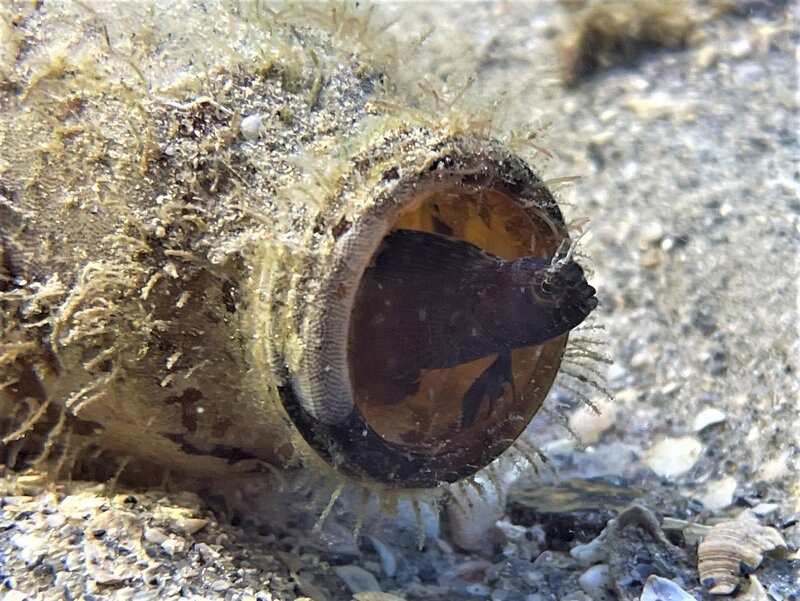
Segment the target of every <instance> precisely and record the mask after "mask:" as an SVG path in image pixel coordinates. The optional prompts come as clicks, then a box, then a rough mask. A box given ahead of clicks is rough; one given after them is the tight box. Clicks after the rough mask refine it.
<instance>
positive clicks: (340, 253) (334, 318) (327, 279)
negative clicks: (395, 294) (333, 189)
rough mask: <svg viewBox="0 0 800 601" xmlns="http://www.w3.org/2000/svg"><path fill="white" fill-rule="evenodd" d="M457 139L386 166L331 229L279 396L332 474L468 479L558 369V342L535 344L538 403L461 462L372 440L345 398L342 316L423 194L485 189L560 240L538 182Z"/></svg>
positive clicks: (563, 233) (435, 481)
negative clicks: (357, 205) (297, 349)
mask: <svg viewBox="0 0 800 601" xmlns="http://www.w3.org/2000/svg"><path fill="white" fill-rule="evenodd" d="M470 148H474V141H472V140H470V141H468V142H467V143H464V142H462V141H459V140H455V141H452V142H451V143H450V144H449V145H442V147H441V148H439V149H438V150H437V151H436V153H435V154H433V153H431V154H429V155H428V158H427V160H426V161H425V162H424V164H423V165H422V166H421V167H420V168H418V169H410V168H403V167H400V166H392V167H390V168H389V169H384V170H383V171H382V173H381V174H380V179H379V181H374V182H373V185H372V186H371V187H369V188H362V189H367V190H369V191H370V192H371V193H372V194H373V198H371V199H370V200H369V202H365V203H363V204H362V206H363V207H364V208H363V210H361V211H360V212H358V213H357V214H356V215H348V216H347V218H346V219H345V218H342V221H340V222H339V224H340V225H339V226H338V227H336V228H334V229H333V230H332V231H331V237H332V244H333V248H332V251H331V252H330V253H329V255H328V257H329V259H328V260H329V265H328V269H327V270H325V272H324V275H323V276H322V277H321V278H320V281H319V282H318V284H317V285H318V288H317V290H316V294H315V298H316V299H318V300H317V301H316V302H310V303H309V306H308V314H307V315H306V316H305V317H304V331H303V332H302V335H303V336H304V343H305V348H304V352H303V356H302V359H301V361H300V362H299V364H298V368H297V369H295V370H290V373H289V379H288V382H286V383H285V385H284V386H281V387H279V393H280V396H281V400H282V403H283V406H284V408H285V409H286V411H287V414H288V416H289V418H290V419H291V420H292V421H293V422H294V425H295V427H296V428H297V430H298V431H299V433H300V435H301V436H302V437H303V439H305V441H306V442H307V443H308V444H309V445H310V446H311V448H312V449H313V450H314V451H315V452H316V453H317V454H318V455H320V456H321V457H322V458H323V459H324V460H325V462H326V463H328V464H329V465H331V466H332V467H333V468H335V469H337V470H340V471H342V472H345V473H348V474H349V475H351V476H355V477H359V478H367V479H369V480H371V481H379V482H382V483H383V484H385V485H388V486H392V487H401V488H432V487H436V486H439V485H440V484H442V483H445V482H454V481H457V480H460V479H462V478H464V477H467V476H469V475H471V474H473V473H475V472H476V471H478V470H480V469H482V468H483V467H485V466H486V465H488V464H489V463H490V462H491V461H492V460H493V459H494V458H495V457H497V456H498V455H499V454H501V453H502V452H503V451H504V450H505V449H506V448H507V447H508V446H510V445H511V444H512V443H513V441H514V439H516V437H517V436H519V434H521V433H522V431H523V430H524V429H525V426H526V425H527V423H528V422H529V420H530V418H532V416H533V414H535V412H536V410H538V407H539V405H540V404H541V401H542V400H543V399H544V396H545V395H546V393H547V390H549V388H550V386H551V384H552V381H553V379H554V378H555V375H556V373H557V371H558V367H559V364H560V360H561V355H562V353H563V350H564V347H565V345H566V340H567V335H566V334H565V335H563V336H560V337H558V338H555V339H552V340H550V341H548V342H547V343H545V344H544V345H541V346H542V350H541V354H542V357H541V360H542V361H543V362H544V364H545V366H546V370H545V373H546V375H545V376H544V378H543V379H545V380H547V381H543V382H539V383H538V384H539V385H538V392H537V393H536V394H537V396H539V397H541V398H539V399H537V404H536V406H535V408H534V409H533V411H532V412H530V414H529V415H525V416H524V418H522V421H524V423H519V424H516V426H515V427H514V428H511V432H509V429H508V428H500V427H498V428H496V430H497V432H496V433H495V434H496V442H495V443H493V444H490V445H483V443H481V444H482V446H486V447H487V448H482V449H475V450H474V452H472V453H467V454H466V455H468V456H469V458H468V459H466V460H465V458H464V456H465V454H464V453H463V452H462V450H461V449H455V450H453V451H452V452H451V451H448V449H447V447H446V445H443V447H442V449H441V451H440V452H437V453H436V454H435V455H431V454H425V453H418V452H414V451H409V450H408V449H404V448H403V447H402V446H400V445H397V444H395V442H393V441H391V440H387V439H386V438H385V437H383V436H381V435H380V433H378V432H377V431H376V430H375V429H374V428H372V427H371V426H370V424H369V423H368V422H367V420H365V418H364V417H363V416H362V415H361V412H360V411H359V408H358V407H357V403H356V401H355V399H354V392H353V387H352V381H353V378H352V374H351V366H350V364H349V335H350V325H351V316H352V313H353V308H354V303H355V302H356V296H357V292H358V289H359V283H360V281H361V279H362V277H363V276H364V273H365V270H366V269H367V267H368V266H369V264H370V262H371V261H372V260H373V257H374V255H375V254H376V253H377V252H378V249H379V248H380V246H381V243H382V240H383V239H384V237H385V236H386V235H387V234H388V233H389V231H390V230H392V228H393V226H394V224H395V223H396V222H397V220H398V218H399V217H400V216H401V215H402V214H404V213H405V212H407V211H408V210H409V208H410V207H413V204H414V203H415V202H418V199H419V198H420V197H421V195H423V194H424V193H425V191H426V190H429V189H431V188H435V187H456V188H464V189H465V190H467V189H468V190H470V191H471V192H473V193H474V192H476V191H478V190H493V191H496V192H498V193H502V194H505V195H506V196H508V197H509V198H511V199H512V200H513V201H514V202H516V203H517V204H518V205H519V206H521V207H523V208H524V210H525V212H526V213H527V214H528V215H529V216H530V218H531V219H532V220H533V219H535V220H538V221H539V222H544V223H546V224H547V225H548V226H549V228H550V229H551V230H552V235H553V237H554V241H553V249H556V248H558V246H559V244H560V243H561V242H562V241H563V240H564V239H568V238H569V235H568V233H567V230H566V226H565V224H564V219H563V216H562V214H561V212H560V210H559V208H558V205H557V203H556V200H555V198H554V197H553V196H552V194H551V193H550V192H549V190H548V189H547V188H546V187H545V186H544V184H543V182H542V180H541V179H540V178H539V177H538V176H537V175H536V174H535V173H534V172H533V171H532V169H530V167H528V165H527V164H526V163H525V162H524V161H523V160H522V159H520V158H518V157H516V156H515V155H512V154H510V153H509V152H508V151H505V150H504V149H502V148H501V147H499V146H497V147H495V146H492V145H490V144H484V145H483V146H481V147H480V148H478V149H470Z"/></svg>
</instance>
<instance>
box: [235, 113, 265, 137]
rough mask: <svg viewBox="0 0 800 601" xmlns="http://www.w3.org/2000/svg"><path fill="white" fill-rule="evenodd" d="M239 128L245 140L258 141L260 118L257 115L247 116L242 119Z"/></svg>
mask: <svg viewBox="0 0 800 601" xmlns="http://www.w3.org/2000/svg"><path fill="white" fill-rule="evenodd" d="M240 128H241V130H242V135H243V136H244V139H245V140H248V141H253V140H258V138H259V137H261V117H260V116H259V115H248V116H247V117H245V118H244V119H242V123H241V125H240Z"/></svg>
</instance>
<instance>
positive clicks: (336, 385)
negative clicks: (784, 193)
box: [0, 1, 596, 489]
mask: <svg viewBox="0 0 800 601" xmlns="http://www.w3.org/2000/svg"><path fill="white" fill-rule="evenodd" d="M0 13H2V20H3V25H4V27H5V29H4V31H3V34H2V35H3V37H2V45H1V46H0V139H1V140H2V142H1V144H2V146H0V148H1V150H0V242H1V243H2V246H1V247H0V250H1V252H2V254H0V305H2V309H3V311H2V314H0V345H1V346H0V421H2V427H3V431H4V436H5V438H4V440H3V442H4V447H3V449H4V450H3V452H4V455H5V460H6V462H7V463H8V464H10V465H12V466H13V465H17V466H18V467H20V466H24V465H30V464H32V463H36V462H38V464H39V465H48V466H50V469H51V470H55V475H62V476H63V475H65V474H66V473H68V472H71V471H72V470H74V469H76V466H80V465H83V466H86V465H89V466H91V468H92V472H91V473H93V474H94V475H95V476H96V477H101V476H102V474H103V469H112V468H109V467H108V466H109V465H118V464H120V463H123V462H124V464H125V465H126V466H127V467H126V476H127V477H129V478H131V479H134V480H138V481H140V482H149V481H153V480H155V479H156V478H158V477H160V474H161V473H162V472H163V470H169V471H170V473H172V474H183V475H188V476H191V477H195V478H200V479H203V478H205V479H209V478H214V479H216V478H220V477H237V476H241V475H248V474H250V475H252V474H258V473H261V472H263V471H265V469H266V468H267V467H271V466H277V467H290V466H293V465H314V466H316V467H317V468H321V469H323V470H327V471H328V472H329V473H331V474H340V475H343V476H345V477H346V479H348V480H351V481H355V482H359V483H362V484H363V485H365V486H366V487H368V488H381V487H383V488H388V489H432V488H436V487H438V486H440V485H441V484H446V483H450V482H456V481H459V480H461V479H463V478H466V477H468V476H470V475H472V474H474V473H475V472H476V471H478V470H480V469H481V468H482V467H484V466H486V465H487V464H489V463H490V462H491V461H493V460H494V458H495V457H497V456H498V455H500V454H501V453H502V452H503V451H505V450H506V449H507V448H508V447H509V446H510V445H511V444H512V443H513V442H514V441H515V440H516V439H517V438H518V437H519V435H520V434H521V433H522V431H523V430H524V428H525V426H526V425H527V424H528V422H529V421H530V419H531V418H532V416H533V415H534V414H535V413H536V411H537V410H538V408H539V406H540V405H541V403H542V400H543V399H544V397H545V395H546V394H547V391H548V390H549V388H550V386H551V384H552V382H553V379H554V377H555V375H556V373H557V371H558V367H559V364H560V361H561V357H562V354H563V351H564V348H565V344H566V340H567V335H568V332H569V330H570V329H571V328H573V327H575V326H576V325H578V324H579V323H580V322H581V321H582V320H583V319H584V318H585V317H586V315H587V314H588V313H589V312H590V311H591V310H592V309H593V308H594V306H595V305H596V300H595V298H594V290H593V289H592V288H591V287H590V286H589V285H588V284H587V283H586V281H585V279H584V276H583V272H582V270H581V268H580V267H579V266H578V265H577V264H576V263H575V262H574V261H573V260H572V251H571V246H570V238H569V233H568V231H567V228H566V226H565V223H564V219H563V217H562V214H561V212H560V210H559V208H558V206H557V204H556V202H555V200H554V198H553V196H552V195H551V193H550V192H549V190H548V188H547V187H546V185H545V183H543V182H542V180H541V179H540V177H539V176H538V175H537V174H536V173H535V172H534V171H533V170H532V169H531V168H530V167H529V166H528V164H526V162H525V161H524V160H523V159H521V158H520V157H519V156H517V155H516V154H515V153H514V152H512V151H510V150H509V149H508V148H507V147H505V146H504V145H503V144H502V143H500V142H498V141H497V140H495V139H494V138H493V137H492V136H491V135H490V134H489V133H488V132H487V128H485V127H483V126H482V125H481V124H480V123H476V122H477V121H478V120H479V118H478V117H477V116H476V115H473V114H470V113H469V112H467V111H466V110H458V109H455V108H453V107H452V106H437V103H436V102H428V103H427V104H426V100H425V98H423V96H424V94H422V95H420V94H421V93H416V94H415V93H413V91H412V93H405V92H404V91H403V90H404V89H405V87H408V88H409V89H411V88H413V87H414V86H413V79H412V78H411V77H410V76H408V74H404V72H403V66H402V65H401V64H399V62H400V61H398V60H397V58H396V53H395V52H394V51H393V50H391V49H386V47H387V46H386V44H385V38H384V37H382V36H383V34H382V33H381V31H380V29H379V28H376V27H374V26H372V25H371V24H370V22H369V21H370V15H371V13H370V11H369V10H357V9H347V8H346V7H343V6H341V5H336V6H333V5H319V4H314V5H310V6H306V7H303V8H298V7H297V6H296V5H293V4H287V5H286V7H284V8H282V9H269V8H265V7H263V6H262V5H261V4H259V3H253V4H248V3H236V2H231V3H227V2H219V3H217V2H208V3H206V2H203V3H199V2H190V1H181V2H175V3H164V4H160V3H147V4H145V3H129V2H115V3H106V2H80V3H78V2H68V1H63V2H58V1H56V2H45V3H35V4H32V3H30V2H12V3H11V5H10V6H7V7H6V8H3V9H0ZM432 100H433V99H432ZM428 104H430V106H428ZM97 457H103V458H109V457H114V458H116V460H117V462H116V463H115V462H107V461H98V460H97ZM92 458H94V459H92ZM113 469H116V468H113Z"/></svg>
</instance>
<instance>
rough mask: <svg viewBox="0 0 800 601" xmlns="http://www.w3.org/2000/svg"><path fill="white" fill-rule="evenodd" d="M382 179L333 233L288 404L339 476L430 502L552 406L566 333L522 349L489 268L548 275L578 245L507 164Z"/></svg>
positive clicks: (510, 303) (500, 159)
mask: <svg viewBox="0 0 800 601" xmlns="http://www.w3.org/2000/svg"><path fill="white" fill-rule="evenodd" d="M388 175H389V176H391V180H392V181H391V185H389V186H387V187H386V190H384V191H383V192H382V193H380V192H379V193H378V194H377V196H376V199H375V202H374V203H372V204H371V206H370V207H369V208H368V209H367V210H365V211H363V212H361V213H359V216H358V217H357V218H352V219H347V220H346V227H339V228H337V229H338V230H339V231H338V232H337V231H333V232H332V236H333V237H334V238H335V250H334V251H333V252H332V253H331V259H332V267H333V268H332V270H331V271H330V272H329V276H328V277H326V278H325V281H324V282H323V284H322V289H321V294H320V296H319V298H320V299H323V302H322V303H319V302H318V303H313V305H314V307H317V308H319V317H318V318H317V319H314V318H313V317H311V318H310V319H308V320H307V321H306V323H307V324H308V326H307V327H306V335H307V336H306V337H307V340H308V345H307V347H306V351H305V354H304V358H303V361H302V362H301V363H300V368H299V369H297V370H295V371H293V373H292V374H291V385H290V386H286V387H284V388H283V389H282V391H281V392H282V395H281V396H282V400H283V404H284V407H285V408H286V410H287V413H288V414H289V417H290V418H291V419H292V420H293V422H294V424H295V426H296V427H297V429H298V431H299V433H300V434H301V435H302V436H303V438H304V439H305V441H306V442H307V443H308V444H309V445H310V446H311V447H312V448H313V449H314V450H315V451H316V453H317V454H319V455H320V456H321V457H322V458H323V459H324V460H325V461H326V462H327V463H328V464H330V465H331V466H333V467H334V468H335V469H337V470H340V471H343V472H345V473H347V474H348V475H349V476H351V477H357V478H362V479H368V480H371V481H378V482H381V483H383V484H385V485H388V486H391V487H399V488H431V487H435V486H439V485H441V484H442V483H448V482H455V481H457V480H460V479H462V478H464V477H467V476H469V475H471V474H473V473H475V472H476V471H478V470H480V469H481V468H483V467H485V466H486V465H488V464H489V463H491V461H493V460H494V459H495V458H496V457H497V456H498V455H500V454H501V453H502V452H503V451H505V450H506V449H507V448H508V447H509V446H510V445H511V444H513V442H514V441H515V440H516V438H517V437H518V436H519V435H520V434H521V433H522V432H523V431H524V429H525V427H526V426H527V425H528V423H529V422H530V420H531V419H532V418H533V416H534V415H535V413H536V412H537V411H538V409H539V407H540V406H541V404H542V402H543V401H544V398H545V396H546V395H547V393H548V391H549V389H550V387H551V385H552V382H553V380H554V379H555V376H556V374H557V372H558V368H559V365H560V362H561V357H562V354H563V351H564V347H565V345H566V341H567V332H566V331H559V332H558V333H557V335H554V336H552V337H549V338H548V339H547V340H544V341H538V340H536V341H535V342H536V343H535V344H526V345H521V342H520V341H519V340H517V337H516V336H515V333H514V331H513V329H514V324H515V323H516V321H515V320H516V319H517V317H518V316H519V314H521V313H524V312H525V310H526V309H525V307H522V306H521V305H519V304H515V303H519V302H523V301H518V300H515V299H517V298H518V297H519V295H520V290H522V288H523V287H524V286H523V285H518V282H516V280H515V281H514V282H513V283H509V281H506V280H503V278H502V277H501V276H500V275H497V274H499V273H500V271H501V269H500V268H496V267H495V265H505V264H507V263H509V262H512V261H514V260H518V259H521V258H523V257H533V258H535V260H538V261H539V262H540V263H542V264H546V265H549V264H550V262H551V261H552V259H553V257H554V256H556V254H557V253H558V252H559V249H560V248H563V245H564V243H565V241H568V240H569V235H568V233H567V230H566V227H565V225H564V220H563V217H562V214H561V212H560V210H559V209H558V206H557V204H556V202H555V199H554V198H553V196H552V195H551V194H550V192H549V191H548V190H547V188H546V187H545V186H544V184H543V182H542V181H541V180H540V179H539V178H538V177H537V176H536V175H535V174H534V173H533V172H532V171H531V170H530V168H528V167H527V165H526V164H525V163H524V162H522V161H521V160H520V159H518V158H516V157H514V156H513V155H508V154H506V153H502V154H501V153H499V152H498V153H497V154H494V153H492V152H490V151H483V152H480V153H476V154H474V155H467V156H464V155H459V156H458V157H457V158H456V157H455V156H444V157H440V158H438V159H437V160H435V161H433V162H432V163H431V164H430V165H429V166H428V167H427V168H426V169H424V170H421V171H420V172H417V173H415V174H412V175H411V176H409V177H404V174H403V173H402V172H397V171H394V172H393V173H389V174H388ZM512 288H513V289H512ZM515 295H516V296H515ZM592 306H593V305H592ZM312 311H313V309H312ZM501 322H502V323H501ZM506 322H507V323H506ZM509 327H510V328H511V329H510V330H509ZM522 342H525V341H524V340H522Z"/></svg>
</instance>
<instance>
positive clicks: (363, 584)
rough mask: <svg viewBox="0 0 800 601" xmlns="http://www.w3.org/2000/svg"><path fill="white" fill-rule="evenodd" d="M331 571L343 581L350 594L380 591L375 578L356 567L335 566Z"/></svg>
mask: <svg viewBox="0 0 800 601" xmlns="http://www.w3.org/2000/svg"><path fill="white" fill-rule="evenodd" d="M333 571H334V572H336V575H337V576H338V577H339V578H341V579H342V580H343V581H344V584H345V586H347V588H348V589H349V590H350V592H351V593H363V592H367V591H378V592H380V590H381V585H380V584H378V580H377V579H376V578H375V576H373V575H372V574H371V573H370V572H367V571H366V570H365V569H364V568H362V567H359V566H357V565H347V566H337V567H335V568H334V569H333Z"/></svg>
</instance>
